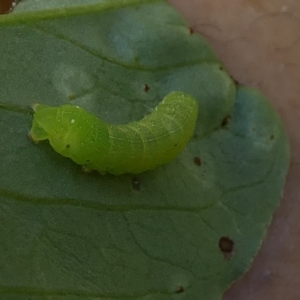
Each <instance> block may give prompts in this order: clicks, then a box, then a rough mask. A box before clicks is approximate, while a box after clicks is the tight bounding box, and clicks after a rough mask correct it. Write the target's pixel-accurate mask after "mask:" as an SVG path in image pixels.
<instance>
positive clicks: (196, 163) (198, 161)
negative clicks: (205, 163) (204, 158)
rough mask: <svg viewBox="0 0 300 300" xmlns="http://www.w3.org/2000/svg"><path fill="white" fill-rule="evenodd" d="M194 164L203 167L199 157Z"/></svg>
mask: <svg viewBox="0 0 300 300" xmlns="http://www.w3.org/2000/svg"><path fill="white" fill-rule="evenodd" d="M194 163H195V165H197V166H201V159H200V158H199V157H198V156H196V157H194Z"/></svg>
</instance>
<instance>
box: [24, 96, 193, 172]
mask: <svg viewBox="0 0 300 300" xmlns="http://www.w3.org/2000/svg"><path fill="white" fill-rule="evenodd" d="M34 111H35V113H34V118H33V123H32V128H31V131H30V133H29V135H30V137H31V139H32V140H33V141H35V142H38V141H41V140H46V139H48V140H49V142H50V145H51V146H52V147H53V149H54V150H55V151H56V152H58V153H60V154H61V155H63V156H66V157H69V158H71V159H72V160H73V161H74V162H76V163H77V164H79V165H83V166H84V167H86V168H87V169H92V170H98V171H100V172H101V173H110V174H114V175H120V174H124V173H133V174H138V173H141V172H144V171H147V170H152V169H155V168H156V167H158V166H160V165H163V164H166V163H168V162H170V161H172V160H173V159H174V158H175V157H176V156H177V155H178V154H179V153H180V152H181V151H182V150H183V149H184V147H185V146H186V144H187V142H188V141H189V139H190V138H191V136H192V134H193V132H194V129H195V125H196V121H197V116H198V103H197V101H196V99H195V98H194V97H192V96H191V95H189V94H186V93H183V92H172V93H170V94H168V95H167V96H166V97H165V98H164V99H163V101H161V102H160V103H159V104H158V105H157V106H156V108H155V109H154V110H153V112H152V113H150V114H149V115H147V116H146V117H144V118H143V119H142V120H140V121H137V122H132V123H129V124H126V125H111V124H108V123H105V122H104V121H102V120H100V119H99V118H97V117H96V116H95V115H93V114H91V113H89V112H87V111H86V110H84V109H82V108H80V107H79V106H74V105H62V106H60V107H51V106H47V105H42V104H35V105H34Z"/></svg>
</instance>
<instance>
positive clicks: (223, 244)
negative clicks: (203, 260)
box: [219, 236, 234, 258]
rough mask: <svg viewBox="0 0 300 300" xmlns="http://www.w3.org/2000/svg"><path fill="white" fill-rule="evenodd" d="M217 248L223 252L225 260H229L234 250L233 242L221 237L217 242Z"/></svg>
mask: <svg viewBox="0 0 300 300" xmlns="http://www.w3.org/2000/svg"><path fill="white" fill-rule="evenodd" d="M219 248H220V250H221V251H222V252H223V254H224V256H225V258H230V256H231V254H232V252H233V249H234V242H233V240H232V239H230V238H229V237H227V236H223V237H221V238H220V240H219Z"/></svg>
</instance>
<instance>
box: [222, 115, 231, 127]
mask: <svg viewBox="0 0 300 300" xmlns="http://www.w3.org/2000/svg"><path fill="white" fill-rule="evenodd" d="M230 121H231V116H226V117H225V118H224V119H223V121H222V123H221V126H222V127H226V126H228V124H229V123H230Z"/></svg>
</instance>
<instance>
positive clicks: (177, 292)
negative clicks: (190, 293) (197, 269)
mask: <svg viewBox="0 0 300 300" xmlns="http://www.w3.org/2000/svg"><path fill="white" fill-rule="evenodd" d="M183 292H184V287H183V286H182V285H180V286H179V287H178V289H177V290H176V291H175V293H176V294H181V293H183Z"/></svg>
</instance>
